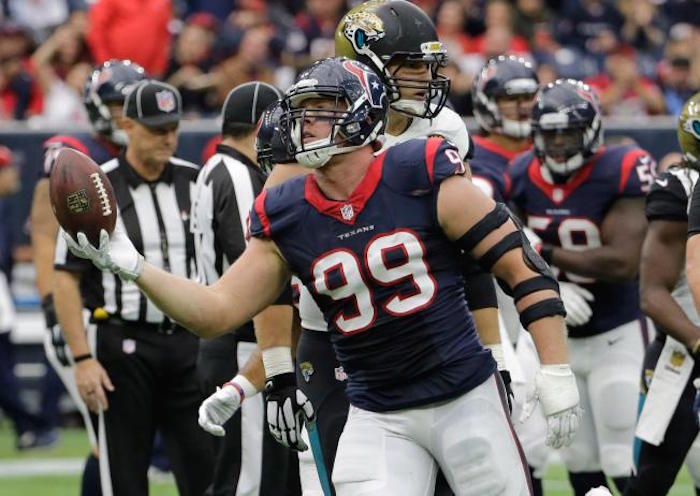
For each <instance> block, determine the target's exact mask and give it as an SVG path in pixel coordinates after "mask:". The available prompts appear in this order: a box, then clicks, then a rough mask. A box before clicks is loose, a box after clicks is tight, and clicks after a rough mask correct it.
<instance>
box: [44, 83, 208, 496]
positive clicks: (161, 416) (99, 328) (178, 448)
mask: <svg viewBox="0 0 700 496" xmlns="http://www.w3.org/2000/svg"><path fill="white" fill-rule="evenodd" d="M181 113H182V103H181V98H180V94H179V93H178V91H177V90H176V89H175V88H173V87H172V86H169V85H166V84H164V83H160V82H156V81H143V82H141V83H139V84H138V86H136V87H135V88H134V89H133V91H131V92H130V93H129V95H128V96H127V98H126V101H125V102H124V122H123V129H124V131H125V132H126V134H127V136H128V138H129V144H128V146H127V148H126V150H125V152H124V153H122V154H121V155H119V157H118V158H115V159H112V160H110V161H108V162H105V163H104V164H102V166H101V167H102V170H103V171H104V172H105V173H106V174H107V177H108V178H109V180H110V181H111V183H112V186H113V187H114V192H115V196H116V199H117V204H118V206H119V215H118V218H117V226H118V227H119V228H122V229H124V230H125V231H126V233H127V234H128V236H129V238H130V239H131V241H132V242H133V243H134V245H135V246H137V247H138V249H139V251H140V252H141V253H143V254H144V256H145V258H146V260H148V261H149V262H151V263H154V264H156V265H157V266H159V267H161V268H162V269H164V270H167V271H170V272H172V273H173V274H177V275H180V276H185V277H194V276H195V274H194V241H193V238H192V236H191V234H190V231H189V211H190V188H191V187H193V186H194V182H195V180H196V177H197V173H198V168H197V166H195V165H194V164H191V163H189V162H186V161H184V160H180V159H178V158H175V157H173V156H172V154H173V152H174V151H175V148H176V146H177V128H178V123H179V120H180V116H181ZM55 268H56V269H57V271H56V276H55V281H54V286H55V288H54V289H55V291H54V301H55V305H56V313H57V315H58V318H59V321H60V323H61V325H62V326H63V329H64V330H65V332H66V337H67V339H68V343H69V345H70V349H71V353H72V355H73V357H74V361H75V363H76V367H75V374H76V380H77V384H78V390H79V392H80V395H81V396H82V397H83V399H84V400H85V402H86V404H87V405H88V407H89V408H90V409H91V410H92V411H95V412H97V413H98V416H99V440H98V444H99V452H100V453H99V454H100V476H101V477H100V478H101V482H102V491H103V494H105V495H106V496H107V495H112V494H113V495H115V496H122V495H123V496H146V495H147V494H148V478H147V471H148V466H149V459H150V451H151V447H152V445H153V436H154V434H155V432H156V429H159V430H160V431H161V432H162V434H163V437H164V439H165V445H166V449H167V452H168V455H169V458H170V460H171V462H172V466H173V472H174V474H175V479H176V482H177V486H178V491H179V494H180V495H181V496H200V495H201V494H202V493H203V492H204V490H205V488H206V487H207V486H208V485H209V483H210V482H211V477H212V467H213V451H212V446H211V442H210V439H209V438H208V437H207V436H206V435H205V434H204V433H203V432H202V431H201V430H200V429H199V428H198V427H197V424H196V422H195V419H196V418H197V407H198V405H199V403H200V401H201V399H202V392H201V390H200V387H199V384H198V381H197V376H196V370H195V366H196V359H197V351H198V346H199V343H198V340H197V338H196V337H195V336H193V335H192V334H191V333H189V332H187V331H186V330H185V329H184V328H182V327H180V326H179V325H177V324H176V323H174V322H171V321H170V320H169V319H168V318H167V317H165V316H164V315H163V313H161V312H160V311H159V310H158V309H157V308H156V307H155V305H154V304H153V303H151V302H150V301H149V300H147V299H146V297H145V296H144V295H143V294H142V293H141V292H140V291H139V289H138V288H137V287H136V285H135V284H133V283H131V282H124V281H122V280H121V279H120V278H119V277H117V276H115V275H113V274H112V273H109V272H104V273H103V272H100V271H98V270H97V269H95V268H94V267H93V266H92V265H91V264H90V263H89V261H86V260H81V259H78V258H76V257H75V256H73V255H72V254H70V253H69V252H68V250H67V246H66V243H65V241H64V239H63V237H62V236H59V237H58V242H57V246H56V264H55ZM81 289H82V294H83V295H85V298H86V301H84V302H81V296H80V295H81ZM83 305H84V306H85V307H86V308H88V309H89V310H90V311H91V312H92V322H93V325H90V326H89V327H90V329H88V334H87V335H86V333H85V330H84V324H83V321H82V318H81V309H82V307H83ZM89 341H90V342H89Z"/></svg>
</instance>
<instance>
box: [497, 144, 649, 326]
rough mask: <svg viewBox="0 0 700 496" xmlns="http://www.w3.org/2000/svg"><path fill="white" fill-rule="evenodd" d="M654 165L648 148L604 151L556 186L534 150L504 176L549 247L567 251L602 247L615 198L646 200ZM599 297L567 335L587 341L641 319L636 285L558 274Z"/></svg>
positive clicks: (514, 200)
mask: <svg viewBox="0 0 700 496" xmlns="http://www.w3.org/2000/svg"><path fill="white" fill-rule="evenodd" d="M655 168H656V164H655V162H654V159H653V158H651V156H650V155H649V154H648V153H647V152H646V151H644V150H641V149H639V148H637V147H635V146H632V145H625V146H611V147H607V148H603V149H601V150H600V151H599V152H598V153H597V154H596V155H595V156H594V157H593V158H592V159H591V160H589V161H588V162H587V163H586V164H585V165H584V166H583V167H581V169H580V170H578V171H577V172H576V173H575V174H574V175H573V176H572V177H571V178H570V179H569V181H568V182H567V183H566V184H563V185H555V184H552V183H550V182H548V181H547V180H546V179H545V178H544V177H543V172H542V166H541V164H540V162H539V160H538V159H537V158H536V157H535V156H534V154H533V153H532V152H526V153H524V154H522V155H520V156H518V157H517V158H516V159H515V160H514V161H513V163H512V164H511V166H510V167H509V168H508V171H507V172H506V178H507V182H509V183H510V184H509V189H508V191H507V194H506V196H507V198H508V199H509V200H510V201H511V202H512V203H513V204H514V205H515V206H516V207H517V208H518V209H519V210H520V212H521V214H522V215H523V217H524V219H523V220H524V221H525V223H526V224H527V225H528V226H529V227H530V228H531V229H533V230H534V231H535V232H536V233H537V234H538V235H539V236H540V237H541V238H542V240H543V241H544V242H545V243H549V244H552V245H554V246H561V247H562V248H565V249H567V250H577V249H578V250H581V249H590V248H596V247H599V246H601V225H602V223H603V220H604V219H605V216H606V215H607V213H608V211H609V210H610V207H611V206H612V204H613V203H615V201H616V200H618V199H620V198H625V197H643V196H644V195H645V194H646V193H647V192H648V191H649V189H650V188H651V184H652V182H653V180H654V171H655ZM558 272H559V273H558V277H559V279H560V280H562V281H571V282H575V283H577V284H580V285H581V286H583V287H585V288H586V289H588V290H589V291H590V292H591V293H593V295H594V296H595V302H593V304H592V305H591V307H592V310H593V317H591V320H589V321H588V322H587V323H586V324H584V325H582V326H579V327H570V328H569V336H571V337H584V336H591V335H594V334H600V333H603V332H606V331H609V330H612V329H614V328H616V327H618V326H620V325H622V324H624V323H626V322H630V321H632V320H635V319H637V318H640V317H641V315H642V313H641V310H640V308H639V284H638V281H637V280H636V279H635V280H629V281H623V282H604V281H596V280H594V279H591V278H588V277H582V276H579V275H576V274H572V273H570V272H564V271H558Z"/></svg>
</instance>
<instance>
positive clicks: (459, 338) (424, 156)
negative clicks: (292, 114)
mask: <svg viewBox="0 0 700 496" xmlns="http://www.w3.org/2000/svg"><path fill="white" fill-rule="evenodd" d="M464 172H465V167H464V164H463V163H462V160H461V158H460V157H459V154H458V152H457V150H456V148H454V147H453V146H452V145H450V144H448V143H447V142H445V141H444V140H443V139H441V138H429V139H427V140H426V139H416V140H410V141H407V142H405V143H402V144H400V145H396V146H393V147H391V148H389V149H388V150H387V151H385V152H383V153H381V154H380V155H378V156H377V157H376V158H375V159H374V161H373V162H372V164H371V165H370V167H369V169H368V171H367V174H366V175H365V177H364V179H363V180H362V182H361V183H360V185H359V186H358V187H357V188H356V190H355V191H354V192H353V193H352V195H351V196H350V198H349V199H348V200H346V201H332V200H328V199H327V198H326V197H325V196H324V195H323V193H322V192H321V190H320V189H319V187H318V185H317V183H316V180H315V177H314V176H313V175H308V176H305V177H297V178H294V179H291V180H289V181H287V182H285V183H283V184H281V185H279V186H276V187H274V188H271V189H269V190H266V191H264V192H263V193H262V194H261V195H260V196H259V197H258V198H257V199H256V201H255V205H254V208H253V210H252V212H251V216H250V219H251V222H250V232H251V235H252V236H256V237H261V238H269V239H272V240H273V241H274V242H275V243H276V245H277V246H278V248H279V249H280V251H281V252H282V254H283V256H284V257H285V259H286V260H287V262H288V263H289V266H290V268H291V270H292V272H293V273H294V274H295V275H297V276H298V277H299V279H300V280H301V282H302V284H303V285H304V286H305V287H306V288H307V289H308V290H309V291H310V292H311V294H312V295H313V297H314V300H315V301H316V302H317V303H318V305H319V307H320V309H321V310H322V311H323V314H324V318H325V320H326V322H328V324H329V328H330V330H331V331H333V332H332V334H331V340H332V342H333V345H334V348H335V351H336V355H337V357H338V360H339V361H340V363H341V364H342V366H343V369H344V370H345V372H346V373H347V374H348V383H347V388H346V394H347V396H348V399H349V400H350V402H351V403H352V404H353V405H355V406H357V407H359V408H362V409H365V410H370V411H375V412H381V411H391V410H399V409H404V408H411V407H415V406H420V405H426V404H430V403H435V402H438V401H443V400H447V399H450V398H454V397H457V396H459V395H461V394H463V393H465V392H467V391H469V390H471V389H473V388H474V387H476V386H478V385H479V384H481V383H482V382H483V381H484V380H486V378H488V377H489V376H490V375H491V374H492V373H494V371H495V362H493V359H492V358H491V356H490V354H489V352H488V351H486V350H484V348H483V347H482V346H481V344H480V342H479V339H478V336H477V335H476V332H475V328H474V323H473V321H472V317H471V313H470V312H469V309H468V308H467V305H466V302H465V299H464V289H463V284H464V283H463V280H462V276H461V271H460V266H459V252H458V250H457V249H456V247H455V246H453V245H452V243H451V242H450V241H449V240H448V239H447V237H446V236H445V235H444V233H443V231H442V229H441V228H440V226H439V224H438V222H437V192H438V189H439V185H440V182H441V181H442V180H444V179H445V178H447V177H450V176H452V175H455V174H464Z"/></svg>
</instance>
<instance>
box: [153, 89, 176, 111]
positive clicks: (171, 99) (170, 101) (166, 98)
mask: <svg viewBox="0 0 700 496" xmlns="http://www.w3.org/2000/svg"><path fill="white" fill-rule="evenodd" d="M156 105H158V110H161V111H163V112H172V111H173V110H175V95H174V94H173V92H172V91H170V90H163V91H159V92H157V93H156Z"/></svg>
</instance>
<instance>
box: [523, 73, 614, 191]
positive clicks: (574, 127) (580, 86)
mask: <svg viewBox="0 0 700 496" xmlns="http://www.w3.org/2000/svg"><path fill="white" fill-rule="evenodd" d="M532 135H533V142H534V149H535V154H536V155H537V157H538V158H539V159H540V161H541V162H542V163H543V164H544V165H545V166H546V167H547V168H548V169H549V171H550V172H551V173H552V175H553V177H554V179H555V180H557V179H566V178H568V177H569V176H570V175H571V174H572V173H573V172H575V171H577V170H578V169H579V168H581V166H582V165H583V164H584V163H585V162H586V160H587V159H588V158H589V157H591V156H592V155H593V154H594V153H595V152H596V151H597V150H598V148H599V147H600V145H601V144H602V142H603V129H602V124H601V114H600V104H599V103H598V98H597V97H596V95H595V93H593V91H592V90H591V88H590V87H589V86H588V85H586V84H584V83H582V82H581V81H577V80H575V79H558V80H557V81H555V82H553V83H549V84H548V85H547V86H545V87H544V88H541V89H540V90H539V92H538V93H537V96H536V97H535V106H534V107H533V109H532Z"/></svg>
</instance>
